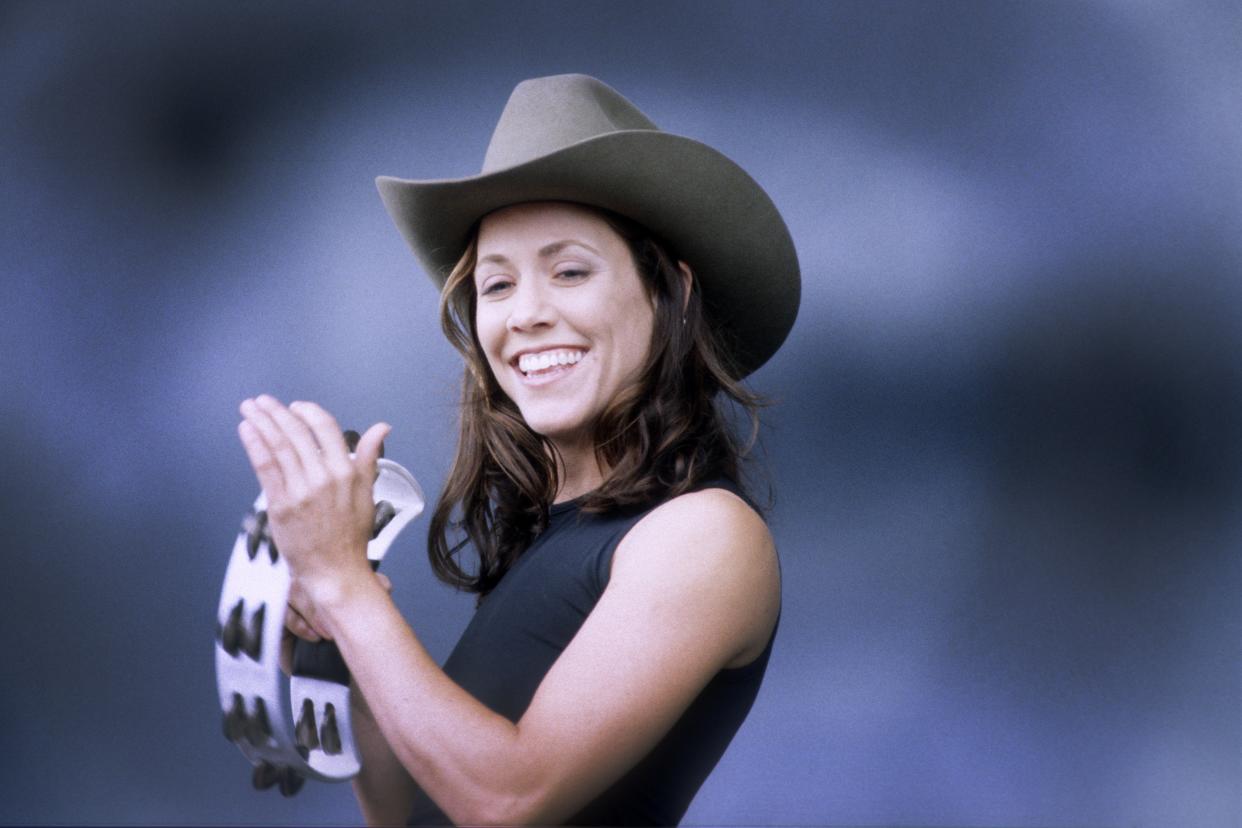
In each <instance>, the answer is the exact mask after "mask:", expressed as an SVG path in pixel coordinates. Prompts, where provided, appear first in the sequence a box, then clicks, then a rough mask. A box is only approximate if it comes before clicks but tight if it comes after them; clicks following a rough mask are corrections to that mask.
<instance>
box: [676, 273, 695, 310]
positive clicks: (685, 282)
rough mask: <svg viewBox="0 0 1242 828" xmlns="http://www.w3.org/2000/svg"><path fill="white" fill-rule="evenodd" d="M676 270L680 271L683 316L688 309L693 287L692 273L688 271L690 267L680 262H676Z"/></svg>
mask: <svg viewBox="0 0 1242 828" xmlns="http://www.w3.org/2000/svg"><path fill="white" fill-rule="evenodd" d="M677 269H678V270H680V271H681V297H682V299H681V312H682V313H683V314H684V313H685V312H686V308H688V307H690V291H691V290H692V289H693V287H694V271H693V270H691V269H690V265H688V264H686V263H685V262H683V261H680V260H679V261H678V262H677Z"/></svg>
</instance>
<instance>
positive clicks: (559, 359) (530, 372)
mask: <svg viewBox="0 0 1242 828" xmlns="http://www.w3.org/2000/svg"><path fill="white" fill-rule="evenodd" d="M584 356H586V351H585V350H583V349H581V348H550V349H548V350H546V351H539V352H538V353H525V354H522V355H521V356H519V357H518V358H517V365H516V367H517V369H518V371H519V372H520V373H521V374H522V377H523V378H524V379H526V380H528V381H537V380H543V379H552V378H553V377H556V376H560V375H561V374H564V373H566V372H568V371H569V370H570V369H571V368H572V367H573V366H574V365H576V364H577V363H578V362H579V361H580V360H581V359H582V358H583V357H584Z"/></svg>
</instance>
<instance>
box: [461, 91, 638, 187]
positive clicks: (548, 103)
mask: <svg viewBox="0 0 1242 828" xmlns="http://www.w3.org/2000/svg"><path fill="white" fill-rule="evenodd" d="M635 129H641V130H658V129H659V127H657V126H656V125H655V124H653V123H652V122H651V119H650V118H648V117H647V116H646V115H644V114H643V113H642V112H641V111H639V109H638V107H636V106H634V104H632V103H630V102H629V101H628V100H626V99H625V97H624V96H622V95H621V93H619V92H617V91H616V90H615V89H613V88H612V87H611V86H609V85H608V84H606V83H603V82H602V81H599V80H596V79H595V78H592V77H590V76H589V75H553V76H551V77H546V78H534V79H532V80H527V81H523V82H521V83H519V84H518V85H517V86H516V87H515V88H514V89H513V94H512V95H510V96H509V102H508V103H507V104H505V110H504V112H502V113H501V115H500V120H499V121H498V122H497V123H496V130H495V132H493V133H492V140H491V142H490V143H489V144H488V145H487V155H486V156H484V158H483V173H490V172H495V171H497V170H502V169H506V168H508V167H515V166H517V165H519V164H524V163H526V162H528V161H532V160H534V159H536V158H541V157H543V156H546V155H548V154H550V153H553V152H556V151H557V150H560V149H564V148H565V147H568V146H571V145H573V144H577V143H580V142H582V141H585V140H588V139H590V138H596V137H599V136H601V135H607V134H608V133H611V132H620V131H624V130H635Z"/></svg>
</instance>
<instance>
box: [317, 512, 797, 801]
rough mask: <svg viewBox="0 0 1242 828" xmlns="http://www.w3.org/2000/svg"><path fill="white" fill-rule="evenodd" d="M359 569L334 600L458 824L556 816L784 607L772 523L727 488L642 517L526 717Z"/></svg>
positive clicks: (419, 775) (747, 650) (345, 649)
mask: <svg viewBox="0 0 1242 828" xmlns="http://www.w3.org/2000/svg"><path fill="white" fill-rule="evenodd" d="M377 597H378V596H377V595H376V593H375V591H374V589H371V588H368V586H367V584H366V583H360V584H359V589H358V591H356V592H349V593H345V594H342V595H341V596H340V600H339V601H338V603H337V604H336V605H335V606H332V607H326V606H325V607H323V608H322V609H323V610H324V620H325V623H326V624H327V625H328V626H329V628H330V629H331V631H332V635H333V637H334V638H335V639H336V641H337V643H338V646H340V648H341V651H342V653H343V654H344V656H345V659H346V661H347V662H348V663H349V665H350V668H351V670H353V672H354V675H355V677H356V679H357V681H358V683H359V685H360V686H361V687H362V688H363V689H364V692H366V693H367V695H368V697H369V698H370V700H371V704H372V707H373V709H374V711H375V721H376V722H377V723H378V725H379V727H380V730H381V731H382V732H383V733H384V734H385V735H386V736H387V738H388V741H389V743H390V744H392V745H393V750H394V752H395V754H396V756H397V758H398V759H399V760H400V762H401V764H402V765H403V766H404V767H405V768H406V769H407V770H408V771H409V773H410V775H411V776H413V777H414V778H415V779H417V780H418V781H419V783H420V784H421V785H422V786H423V788H424V789H425V790H426V791H427V792H428V794H429V795H430V796H431V797H432V798H433V799H434V800H435V801H436V802H437V804H439V805H440V807H441V808H442V809H443V810H444V811H445V813H447V814H448V815H449V817H450V818H451V819H453V820H454V821H455V822H459V823H460V822H467V823H479V824H520V823H530V822H538V823H551V822H556V821H559V820H562V819H565V818H567V817H568V816H570V815H572V814H573V813H574V812H575V811H576V810H577V809H578V808H580V807H581V806H582V805H584V804H586V802H588V801H589V800H590V799H591V798H592V797H593V796H595V795H596V794H598V793H599V792H601V791H602V790H603V789H604V788H605V787H607V785H609V784H610V783H611V782H613V781H615V780H616V779H617V778H619V777H620V776H621V775H622V774H623V773H624V772H625V771H626V770H628V769H629V768H630V767H632V766H633V765H634V764H635V763H637V761H638V760H639V759H640V758H641V757H642V756H643V755H644V754H645V753H646V752H647V751H649V750H650V749H651V748H652V747H653V746H654V745H655V744H656V742H657V741H658V740H659V739H660V737H661V736H663V735H664V733H666V732H667V731H668V729H669V728H670V727H671V726H672V725H673V723H674V722H675V721H676V720H677V718H678V717H679V716H680V715H681V713H682V712H683V711H684V710H685V709H686V707H687V706H689V704H690V702H691V701H692V700H693V699H694V698H695V696H697V695H698V693H699V692H700V691H701V690H702V688H703V687H704V686H705V685H706V684H707V682H708V681H709V680H710V679H711V677H712V676H713V675H715V673H716V672H717V671H718V670H720V669H721V668H724V667H727V666H739V665H740V664H743V663H746V662H748V661H749V660H750V659H752V658H754V657H755V656H756V655H757V654H758V653H759V652H760V651H761V650H762V649H763V646H764V644H766V642H767V638H768V636H769V635H770V633H771V630H772V626H773V625H774V623H775V617H776V612H777V609H778V607H779V575H778V573H777V569H776V563H775V555H774V552H773V549H772V545H771V540H770V537H769V536H768V533H767V529H766V527H765V526H764V525H763V523H762V521H761V520H760V519H759V518H758V516H757V515H755V514H754V513H753V512H752V511H751V510H750V509H749V508H748V507H746V506H745V505H744V504H743V503H742V502H741V501H740V500H738V499H737V498H735V497H733V496H732V495H730V494H728V493H726V492H722V491H709V492H700V493H697V494H694V495H687V496H683V497H682V498H678V499H677V500H675V501H672V502H670V503H669V504H666V505H665V506H663V507H661V508H660V509H658V510H656V511H655V512H653V513H652V514H651V515H649V516H648V517H647V518H645V519H644V520H643V521H642V522H641V523H640V524H639V525H638V526H636V527H635V528H634V529H633V530H632V531H631V532H630V534H629V535H628V536H627V537H626V539H625V541H624V542H623V544H622V546H621V548H620V549H618V551H617V555H616V559H615V562H614V566H613V574H612V579H611V581H610V584H609V587H608V589H607V590H606V591H605V593H604V596H603V597H602V598H601V600H600V602H599V604H598V605H597V606H596V608H595V610H594V611H593V612H592V613H591V615H590V617H589V618H588V619H587V621H586V623H585V624H584V625H583V627H582V629H581V630H580V631H579V633H578V635H577V636H576V637H575V638H574V640H573V641H572V642H571V644H570V646H569V647H568V648H567V649H566V650H565V652H564V653H562V655H561V656H560V658H559V659H558V660H557V662H556V663H555V664H554V665H553V667H552V669H551V670H550V671H549V673H548V675H547V676H546V677H545V679H544V681H543V683H542V684H541V685H540V687H539V689H538V690H537V692H536V693H535V696H534V698H533V699H532V702H531V705H530V707H529V708H528V710H527V712H526V714H525V715H524V716H523V717H522V719H521V721H519V722H518V723H517V724H516V725H515V724H513V723H511V722H509V721H508V720H506V719H504V718H503V717H500V716H498V715H496V714H494V713H492V712H491V711H490V710H488V709H487V708H485V707H484V706H483V705H481V704H479V703H478V702H477V701H475V700H474V699H473V698H472V697H471V696H470V695H469V694H467V693H466V692H465V691H464V690H462V689H461V688H460V687H458V686H457V685H456V684H454V683H453V682H452V681H451V680H449V679H448V677H447V676H445V675H444V673H443V672H441V671H440V670H439V668H438V667H437V666H436V665H435V664H434V663H433V662H432V661H431V659H430V658H429V657H428V656H427V654H426V652H425V651H424V650H423V648H422V646H421V645H420V644H419V642H418V640H417V638H416V637H415V635H414V633H413V632H412V631H411V630H410V628H409V627H408V626H407V625H406V624H405V623H404V621H403V620H402V619H401V618H400V616H399V615H398V614H397V613H396V610H395V608H393V607H392V605H391V603H390V602H387V601H380V600H376V599H377Z"/></svg>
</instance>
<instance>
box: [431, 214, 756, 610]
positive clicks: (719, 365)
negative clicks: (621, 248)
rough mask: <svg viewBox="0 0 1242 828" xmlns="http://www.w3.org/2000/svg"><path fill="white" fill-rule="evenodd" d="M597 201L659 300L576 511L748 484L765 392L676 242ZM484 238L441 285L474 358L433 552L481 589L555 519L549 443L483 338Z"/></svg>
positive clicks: (452, 336) (450, 328)
mask: <svg viewBox="0 0 1242 828" xmlns="http://www.w3.org/2000/svg"><path fill="white" fill-rule="evenodd" d="M591 209H594V210H596V211H597V212H598V213H599V214H600V215H601V216H602V217H603V219H604V220H605V221H606V222H607V223H608V224H609V226H611V227H612V229H613V230H614V231H616V232H617V234H618V235H619V236H620V237H621V238H622V239H624V240H625V242H626V244H627V245H628V246H629V249H630V253H631V255H632V256H633V258H634V264H635V266H636V269H637V270H638V274H639V278H640V279H642V281H643V285H644V287H645V288H646V290H647V293H648V295H649V296H651V297H652V299H653V300H654V305H655V319H654V326H653V330H652V337H651V345H650V348H649V349H648V354H647V359H646V362H645V363H644V365H643V367H642V370H641V371H640V374H639V379H638V380H637V381H636V382H635V383H633V384H632V385H630V386H628V387H626V388H623V389H622V390H621V391H620V392H619V393H618V394H617V396H616V398H615V399H614V400H612V402H611V403H610V404H609V405H608V407H607V408H606V409H605V410H604V412H603V413H602V414H601V415H600V417H599V420H598V421H597V422H596V424H595V429H594V443H595V456H596V459H597V461H598V462H599V466H600V468H601V469H604V470H606V472H605V474H606V477H605V480H604V483H603V484H602V485H601V486H600V487H599V488H598V489H596V490H594V491H592V492H590V493H588V494H586V495H584V496H583V497H582V498H581V499H580V501H579V503H580V508H581V509H582V510H583V511H584V512H593V513H598V512H605V511H610V510H613V509H623V508H627V507H640V506H644V505H652V504H656V503H660V502H662V501H664V500H666V499H668V498H672V497H675V496H677V495H679V494H683V493H685V492H687V491H691V490H693V489H695V488H696V487H698V486H700V485H701V484H702V483H704V482H705V481H708V480H712V479H719V478H725V479H727V480H729V481H731V482H733V483H734V484H736V485H738V486H739V487H741V486H742V485H743V481H742V479H741V477H742V474H741V471H742V470H741V461H742V459H743V458H744V457H745V456H746V454H747V452H748V451H749V449H750V447H751V446H752V445H753V443H754V441H755V438H756V436H757V434H758V427H759V419H758V410H759V408H760V407H761V406H762V404H763V403H762V400H761V399H760V398H759V397H758V396H756V395H755V394H753V393H752V392H750V391H748V390H747V389H745V388H744V387H742V385H741V384H740V383H739V382H738V381H737V380H735V379H734V377H735V376H736V374H737V371H736V369H735V367H734V366H733V365H732V364H731V363H730V362H729V360H728V356H727V354H728V351H727V350H726V348H725V347H724V344H723V343H721V342H720V341H719V336H718V334H717V332H716V330H715V329H714V326H713V325H712V324H711V321H710V319H709V318H708V317H707V315H706V313H705V309H704V307H703V304H702V300H701V292H700V291H699V290H698V289H697V288H696V287H691V289H690V292H689V295H688V296H687V295H686V290H685V281H684V280H683V277H682V273H681V271H680V269H679V268H678V266H677V261H678V260H677V259H676V258H675V257H674V255H673V253H672V251H671V250H670V248H669V247H668V245H666V244H664V243H663V242H662V241H660V240H659V239H657V238H656V237H655V236H654V235H653V234H651V233H650V232H649V231H647V230H646V229H645V228H643V227H641V226H640V225H638V224H637V223H635V222H633V221H631V220H629V219H627V218H624V217H622V216H619V215H616V214H614V213H610V212H608V211H605V210H600V209H598V208H591ZM477 236H478V225H477V224H476V225H475V229H474V230H473V231H472V232H471V236H470V242H469V244H468V245H467V247H466V251H465V253H464V254H463V255H462V257H461V259H460V260H459V261H458V263H457V265H456V267H454V268H453V271H452V272H451V273H450V274H449V277H448V279H447V281H446V282H445V284H444V288H443V290H442V292H441V294H440V325H441V327H442V328H443V330H444V334H445V336H447V337H448V340H449V342H450V343H452V345H453V347H455V348H456V349H457V350H458V351H460V352H461V354H462V356H463V357H464V358H465V360H466V368H465V371H464V374H463V378H462V402H461V404H462V409H461V428H460V435H459V438H458V443H457V455H456V457H455V458H454V461H453V467H452V470H451V471H450V472H449V476H448V480H447V481H446V482H445V486H444V491H443V493H442V494H441V496H440V501H439V503H438V504H437V505H436V508H435V512H434V513H433V514H432V517H431V525H430V527H429V529H428V555H429V556H430V558H431V566H432V569H433V570H434V571H435V573H436V575H437V576H438V577H439V578H440V579H441V580H443V581H445V582H446V583H448V584H450V585H452V586H454V587H457V588H459V589H465V590H468V591H472V592H477V593H480V597H482V596H484V595H486V594H487V593H488V592H490V591H491V589H492V588H493V587H495V586H496V584H497V583H498V582H499V581H500V578H501V577H502V576H503V575H504V574H505V572H507V571H508V569H509V567H510V566H512V565H513V563H514V562H515V561H516V560H517V559H518V557H519V556H520V555H521V554H522V552H524V551H525V550H526V548H527V547H528V546H529V545H530V543H531V541H533V540H534V539H535V537H536V536H537V535H538V534H539V533H540V532H541V531H542V530H543V528H544V527H545V526H546V525H547V520H548V507H549V505H550V504H551V503H552V499H553V497H554V496H555V494H556V491H557V489H558V480H557V462H556V449H555V447H554V446H553V445H552V443H551V442H550V441H548V440H547V439H546V438H544V437H543V436H541V435H539V434H537V433H535V432H534V431H532V430H531V429H530V427H528V426H527V425H526V422H525V421H524V420H523V419H522V414H521V412H520V411H518V409H517V406H516V405H514V404H513V402H512V401H511V400H510V399H509V398H508V396H507V395H506V394H505V393H504V392H503V391H502V390H501V389H500V386H499V384H498V383H497V382H496V379H495V377H494V376H492V372H491V369H490V368H489V367H488V364H487V359H486V357H485V356H484V354H483V351H482V348H481V347H480V345H479V341H478V336H477V333H476V331H475V303H476V300H477V296H476V292H475V285H474V267H475V261H476V258H477V249H478V248H477ZM696 278H697V277H696ZM683 308H684V312H683ZM729 404H732V405H733V407H734V409H735V411H739V412H741V413H744V415H745V416H746V418H747V419H748V420H749V424H750V434H749V437H748V439H747V440H746V441H745V442H742V441H740V440H738V439H737V437H736V435H735V433H734V430H733V428H732V427H731V426H730V423H729V412H728V409H727V406H728V405H729ZM455 515H456V517H455ZM450 531H452V532H453V534H454V535H458V538H459V539H458V540H456V542H453V541H450V539H449V534H450ZM463 532H464V537H461V536H460V534H461V533H463ZM467 543H469V544H471V545H473V547H474V549H475V552H476V554H477V556H478V566H477V569H476V570H475V571H474V572H470V571H468V570H467V568H466V567H464V566H463V565H462V562H461V560H460V555H461V553H462V551H463V550H464V549H465V547H466V545H467Z"/></svg>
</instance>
